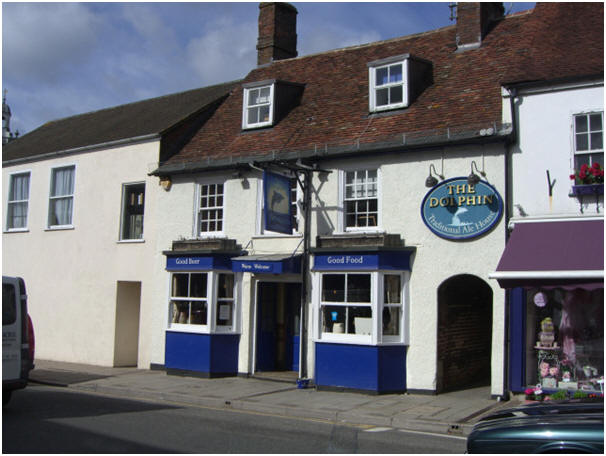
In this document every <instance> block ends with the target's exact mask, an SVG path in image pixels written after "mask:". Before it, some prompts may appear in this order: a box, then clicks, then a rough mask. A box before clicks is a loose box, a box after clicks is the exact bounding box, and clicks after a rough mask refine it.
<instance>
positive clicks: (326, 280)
mask: <svg viewBox="0 0 606 456" xmlns="http://www.w3.org/2000/svg"><path fill="white" fill-rule="evenodd" d="M322 301H328V302H344V301H345V274H324V275H322Z"/></svg>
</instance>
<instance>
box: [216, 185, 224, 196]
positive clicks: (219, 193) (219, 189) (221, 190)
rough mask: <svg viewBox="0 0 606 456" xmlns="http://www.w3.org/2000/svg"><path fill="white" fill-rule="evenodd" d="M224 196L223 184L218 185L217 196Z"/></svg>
mask: <svg viewBox="0 0 606 456" xmlns="http://www.w3.org/2000/svg"><path fill="white" fill-rule="evenodd" d="M222 194H223V184H217V195H222Z"/></svg>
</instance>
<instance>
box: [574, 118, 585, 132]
mask: <svg viewBox="0 0 606 456" xmlns="http://www.w3.org/2000/svg"><path fill="white" fill-rule="evenodd" d="M574 131H576V132H577V133H581V132H586V131H587V116H585V115H583V116H576V117H575V118H574Z"/></svg>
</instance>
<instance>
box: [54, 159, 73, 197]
mask: <svg viewBox="0 0 606 456" xmlns="http://www.w3.org/2000/svg"><path fill="white" fill-rule="evenodd" d="M73 193H74V167H73V166H72V167H69V168H59V169H53V176H52V186H51V196H66V195H72V194H73Z"/></svg>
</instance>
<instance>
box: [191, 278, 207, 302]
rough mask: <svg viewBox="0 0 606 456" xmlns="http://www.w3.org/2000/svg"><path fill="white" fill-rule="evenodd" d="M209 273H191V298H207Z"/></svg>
mask: <svg viewBox="0 0 606 456" xmlns="http://www.w3.org/2000/svg"><path fill="white" fill-rule="evenodd" d="M206 284H207V274H206V273H205V272H204V273H196V274H192V275H191V282H190V292H189V297H191V298H206V292H207V286H206Z"/></svg>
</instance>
